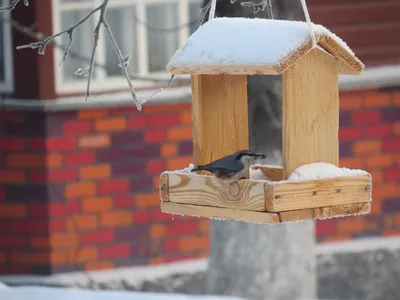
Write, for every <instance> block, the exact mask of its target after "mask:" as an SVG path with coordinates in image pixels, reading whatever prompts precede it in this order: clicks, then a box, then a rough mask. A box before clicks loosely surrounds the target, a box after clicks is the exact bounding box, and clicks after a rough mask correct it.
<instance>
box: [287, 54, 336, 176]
mask: <svg viewBox="0 0 400 300" xmlns="http://www.w3.org/2000/svg"><path fill="white" fill-rule="evenodd" d="M338 80H339V77H338V62H337V60H335V59H334V58H333V57H332V56H330V55H328V54H326V53H325V52H324V51H322V50H319V49H318V48H316V49H314V50H312V51H311V52H309V53H308V54H307V55H305V56H304V57H302V58H301V59H300V60H299V61H298V62H297V63H296V64H295V65H293V66H292V67H291V68H290V69H288V70H287V71H286V72H285V73H283V111H282V117H283V119H282V126H283V128H282V134H283V140H282V142H283V145H282V161H283V179H287V178H288V176H289V175H290V173H291V172H293V171H294V170H295V169H296V168H297V167H299V166H301V165H305V164H309V163H313V162H326V163H331V164H333V165H336V166H337V165H338V163H339V141H338V130H339V96H338Z"/></svg>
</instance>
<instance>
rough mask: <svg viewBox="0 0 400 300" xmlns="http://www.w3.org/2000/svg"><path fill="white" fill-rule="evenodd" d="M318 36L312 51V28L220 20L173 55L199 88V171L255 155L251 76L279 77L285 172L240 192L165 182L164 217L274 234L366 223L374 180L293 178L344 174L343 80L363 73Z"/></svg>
mask: <svg viewBox="0 0 400 300" xmlns="http://www.w3.org/2000/svg"><path fill="white" fill-rule="evenodd" d="M313 26H314V37H315V40H314V43H313V39H312V38H311V36H310V32H309V28H308V27H307V24H306V23H305V22H297V21H283V20H266V19H245V18H215V19H212V20H210V21H209V22H207V23H206V24H204V25H203V26H201V27H200V28H199V29H198V30H197V31H195V32H194V33H193V34H192V36H191V37H189V39H188V40H187V42H186V44H185V45H184V47H182V48H181V49H179V50H178V51H177V52H176V53H175V55H174V56H173V57H172V59H171V61H170V62H169V64H168V66H167V68H168V70H169V72H171V73H172V74H190V75H191V79H192V116H193V145H194V150H193V152H194V154H193V157H194V164H195V165H198V164H206V163H209V162H211V161H213V160H216V159H218V158H221V157H223V156H225V155H229V154H232V153H233V152H236V151H238V150H242V149H248V148H249V141H248V110H247V82H246V76H247V75H280V74H282V76H283V81H282V82H283V85H282V89H283V93H282V95H283V99H282V101H283V121H282V126H283V128H282V134H283V149H282V162H283V166H282V167H274V166H253V167H252V169H251V171H250V176H249V179H244V180H240V181H239V182H238V183H237V185H236V188H234V191H231V190H229V191H227V190H221V188H219V186H218V181H217V180H216V179H215V178H214V177H212V176H210V175H204V174H196V173H190V172H189V173H187V172H179V171H173V172H164V173H163V174H161V178H160V194H161V198H162V201H161V209H162V211H164V212H166V213H174V214H183V215H192V216H203V217H209V218H222V219H232V220H240V221H247V222H257V223H268V224H275V223H279V222H289V221H298V220H304V219H312V218H316V219H323V218H330V217H336V216H345V215H355V214H365V213H369V211H370V203H371V176H370V174H368V173H367V172H364V171H361V170H358V171H357V170H347V171H348V172H350V173H346V172H344V173H343V175H340V174H339V175H334V176H327V178H325V177H323V176H322V177H317V178H314V179H311V180H310V179H307V178H306V179H304V180H296V181H293V180H291V177H290V175H291V174H292V173H293V172H294V171H296V170H299V169H298V168H299V167H305V166H307V165H309V164H312V163H319V162H324V163H327V164H329V165H327V166H333V167H335V166H338V164H339V141H338V130H339V74H352V75H358V74H360V73H361V72H362V70H363V69H364V65H363V63H362V62H361V61H360V60H359V59H358V58H357V57H355V55H354V53H353V52H352V50H351V49H350V48H349V47H348V46H347V45H346V44H345V43H344V42H343V41H342V40H341V39H340V38H338V37H337V36H336V35H334V34H333V33H331V32H330V31H329V30H327V29H326V28H325V27H323V26H320V25H313ZM265 138H266V139H268V136H266V137H265ZM257 169H258V177H257V178H256V177H255V175H254V174H256V172H255V171H256V170H257ZM338 169H339V168H338ZM260 171H261V172H262V174H263V175H265V178H259V174H260ZM351 171H354V172H353V173H351ZM292 177H293V176H292ZM288 179H289V180H288Z"/></svg>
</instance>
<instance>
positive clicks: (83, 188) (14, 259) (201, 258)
mask: <svg viewBox="0 0 400 300" xmlns="http://www.w3.org/2000/svg"><path fill="white" fill-rule="evenodd" d="M2 2H3V3H2V5H6V4H7V3H8V1H7V0H2ZM29 2H30V5H29V6H28V7H25V6H23V5H19V6H18V7H17V8H16V9H14V10H12V11H11V12H7V11H6V12H2V13H1V15H0V18H1V23H0V93H1V97H2V99H1V101H2V106H1V107H0V274H1V276H0V281H3V282H4V283H6V284H10V285H21V284H32V283H35V284H40V285H62V286H71V285H74V286H80V287H83V288H101V289H118V290H141V291H159V292H184V293H190V294H203V293H205V290H204V285H205V277H206V273H207V259H208V257H209V256H210V253H211V250H212V248H211V247H212V245H211V243H210V230H211V229H210V221H209V220H208V219H205V218H192V217H181V216H179V217H176V216H175V217H173V216H171V215H169V214H164V213H162V212H161V210H160V196H159V192H158V187H159V175H160V173H161V172H163V171H165V170H176V169H182V168H185V167H187V166H188V165H189V164H190V163H192V162H193V159H192V153H193V152H192V151H193V149H192V112H191V91H190V77H186V76H179V77H177V78H176V80H175V81H174V84H173V85H172V87H171V88H170V89H168V90H166V91H164V92H163V93H161V94H158V95H157V96H156V97H155V98H154V99H152V100H149V102H147V103H146V104H145V106H144V108H143V111H140V112H139V111H137V109H136V107H134V106H133V103H132V100H131V98H130V94H129V92H128V90H127V84H126V80H125V79H124V78H123V77H122V76H121V75H120V73H121V71H120V68H119V67H118V66H117V64H118V62H117V59H116V56H115V54H114V52H113V48H112V46H111V44H110V42H109V41H108V40H107V39H106V38H101V39H100V41H99V45H98V48H97V54H96V59H95V68H94V73H93V78H92V85H91V89H92V95H93V96H92V98H91V99H89V100H88V101H84V98H85V96H84V94H85V91H86V80H85V78H82V77H79V76H78V75H76V74H75V71H76V70H77V69H78V68H82V69H84V68H86V67H87V65H88V61H89V57H90V54H91V51H92V48H93V28H94V27H95V26H96V23H97V20H98V18H97V15H94V17H93V18H91V19H89V20H88V21H87V22H86V23H85V24H83V25H82V26H80V27H79V28H78V29H77V30H76V31H74V41H73V44H72V47H71V48H70V55H69V56H68V57H67V59H66V61H65V62H64V63H63V64H61V65H60V62H61V60H62V57H63V53H64V50H63V49H65V46H66V45H67V44H68V35H63V36H62V37H61V38H60V39H56V40H55V43H54V44H49V45H48V46H47V48H46V54H45V55H38V54H37V53H36V52H35V51H32V50H16V46H18V45H22V44H27V43H31V42H33V41H35V40H36V39H37V38H42V37H43V35H44V36H48V35H51V34H54V33H57V32H59V31H61V30H62V29H64V28H67V27H68V26H71V25H73V24H75V23H76V22H78V21H79V20H80V19H82V17H84V16H85V15H87V14H88V13H89V12H90V11H91V10H92V9H93V8H94V7H97V6H98V5H99V4H101V2H102V1H97V0H40V1H39V0H37V1H33V0H32V1H29ZM239 2H240V1H237V2H235V3H230V1H227V0H218V2H217V16H249V17H268V16H267V15H266V12H261V13H260V15H257V14H254V13H253V10H252V9H251V8H248V7H243V6H241V5H240V3H239ZM205 3H207V2H205ZM205 3H203V2H202V1H201V0H140V1H139V0H110V3H109V5H108V15H107V16H108V20H109V23H110V26H111V28H112V30H113V32H114V35H115V39H116V41H117V43H118V44H119V46H120V47H121V50H122V52H123V53H124V54H130V55H131V60H130V65H129V72H130V74H131V75H132V78H133V84H134V86H135V88H136V90H137V92H138V95H139V96H140V97H144V96H147V95H150V94H151V93H153V92H154V91H155V90H156V89H158V88H160V87H164V86H165V85H166V84H167V82H168V80H169V75H168V74H167V72H166V68H165V66H166V64H167V63H168V61H169V59H170V58H171V56H172V55H173V54H174V53H175V51H176V50H177V49H178V48H179V47H182V46H183V45H184V44H185V42H186V39H187V38H188V36H189V35H190V34H191V33H193V31H194V30H195V28H196V24H197V22H198V20H199V19H200V17H201V16H202V13H201V11H200V8H202V7H204V6H205ZM307 4H308V7H309V12H310V15H311V19H312V21H313V22H314V23H317V24H322V25H324V26H326V27H327V28H328V29H329V30H331V31H332V32H334V33H335V34H336V35H338V36H339V37H340V38H342V39H343V40H344V41H345V42H346V43H347V44H348V45H349V46H350V47H351V48H352V50H353V51H354V52H355V53H356V56H357V57H358V58H360V60H361V61H362V62H363V63H364V64H365V65H366V68H365V70H364V72H363V74H361V75H360V76H341V77H340V131H339V139H340V157H341V158H340V166H342V167H348V168H356V169H359V168H360V169H364V170H366V171H368V172H370V173H371V175H372V178H373V188H372V195H373V198H372V211H371V213H370V214H368V215H365V216H353V217H345V218H339V219H330V220H322V221H316V222H315V227H314V225H312V228H313V232H314V235H313V237H312V239H313V240H314V241H313V242H315V249H316V261H315V270H316V280H317V286H318V296H319V297H321V299H323V298H326V299H328V298H329V299H349V298H352V299H399V298H400V287H399V285H398V282H400V261H399V258H400V242H399V240H400V237H399V235H400V34H399V30H400V17H399V10H400V1H398V0H380V1H377V0H375V1H374V0H353V1H344V0H308V1H307ZM272 7H273V9H274V13H275V18H283V19H299V20H303V19H304V16H303V15H302V11H301V6H300V1H297V0H290V1H289V0H286V1H280V2H274V1H273V2H272ZM101 34H102V35H103V34H104V32H103V31H101ZM257 80H258V79H254V82H253V83H251V85H250V83H249V85H250V87H249V109H250V108H251V107H252V108H253V110H252V112H249V113H254V115H249V120H250V122H252V123H254V124H253V125H251V126H250V131H251V132H250V133H251V136H250V138H251V143H250V144H251V147H252V148H253V149H257V150H258V149H261V151H264V150H265V151H264V152H266V153H268V154H271V153H274V151H278V152H279V150H280V148H281V139H280V131H279V128H273V126H272V125H271V124H272V123H271V122H272V121H271V118H272V116H271V113H270V111H269V110H268V109H267V106H268V105H267V104H268V103H269V104H271V105H272V107H273V108H274V113H273V114H276V116H277V117H278V119H280V115H279V114H280V110H279V105H280V97H279V95H278V94H276V93H275V96H270V97H269V98H268V97H267V98H266V100H265V99H264V98H263V96H262V95H263V93H264V94H265V93H266V92H267V91H270V90H273V89H274V87H275V82H273V83H272V85H271V84H270V83H268V81H265V82H264V83H260V82H259V83H257V82H255V81H257ZM258 87H260V88H258ZM256 111H257V112H258V114H256ZM268 111H269V112H268ZM260 112H262V113H261V114H260ZM262 122H265V123H262ZM260 130H261V131H260ZM263 130H264V131H263ZM267 133H268V136H270V137H271V138H270V139H265V138H264V139H263V138H262V137H263V135H264V136H265V135H266V134H267ZM272 156H273V155H272ZM278 156H279V155H278ZM275 162H276V164H280V161H279V158H277V159H276V161H275ZM216 226H217V225H216ZM277 226H281V225H277ZM299 226H300V225H299ZM310 226H311V225H310ZM282 228H283V227H282ZM268 230H269V231H272V230H274V229H271V227H269V229H268ZM270 243H272V242H271V241H270ZM246 246H247V247H249V246H250V247H249V249H251V245H246ZM313 247H314V246H313ZM250 251H251V250H250ZM277 251H278V250H277ZM305 255H308V254H305ZM310 255H311V254H310ZM299 268H302V267H301V266H299ZM120 270H123V271H120ZM87 272H91V273H87ZM102 272H103V273H102ZM104 272H105V273H104ZM68 274H74V275H73V276H72V275H71V276H72V277H68ZM87 274H90V276H89V275H87ZM102 274H103V275H102ZM107 274H108V275H107ZM57 276H58V277H57ZM79 276H82V277H79ZM229 276H231V277H235V276H236V277H240V274H230V275H229ZM260 276H262V275H260ZM71 278H73V279H71ZM218 293H222V292H218ZM226 294H230V293H229V292H226ZM231 294H232V293H231ZM233 294H234V293H233ZM250 298H251V297H250ZM250 298H249V299H250ZM254 299H258V296H257V297H256V296H254ZM281 299H294V298H290V297H288V298H281Z"/></svg>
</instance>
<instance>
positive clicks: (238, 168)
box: [191, 150, 266, 184]
mask: <svg viewBox="0 0 400 300" xmlns="http://www.w3.org/2000/svg"><path fill="white" fill-rule="evenodd" d="M264 158H266V155H264V154H257V153H254V152H252V151H250V150H240V151H238V152H235V153H233V154H230V155H228V156H224V157H222V158H220V159H217V160H215V161H213V162H210V163H209V164H206V165H198V166H197V167H195V168H193V169H192V170H191V171H192V172H197V171H207V172H210V173H211V174H213V175H214V176H215V177H216V178H218V179H219V180H221V181H222V182H223V183H225V184H231V183H234V182H236V181H238V180H239V179H242V178H243V176H244V175H245V174H246V173H247V171H248V170H249V168H250V166H251V165H252V164H254V163H255V161H256V160H257V159H264Z"/></svg>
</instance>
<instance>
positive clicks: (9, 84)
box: [0, 0, 14, 93]
mask: <svg viewBox="0 0 400 300" xmlns="http://www.w3.org/2000/svg"><path fill="white" fill-rule="evenodd" d="M9 3H10V0H0V5H1V6H6V5H8V4H9ZM2 14H3V15H4V16H5V18H7V19H11V11H3V12H2ZM2 27H3V28H2V29H3V33H4V35H3V41H2V45H1V47H3V56H4V57H3V59H4V81H0V92H1V93H11V92H13V91H14V68H13V66H14V62H13V47H12V46H13V41H12V29H11V23H10V22H7V21H6V20H3V24H2Z"/></svg>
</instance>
